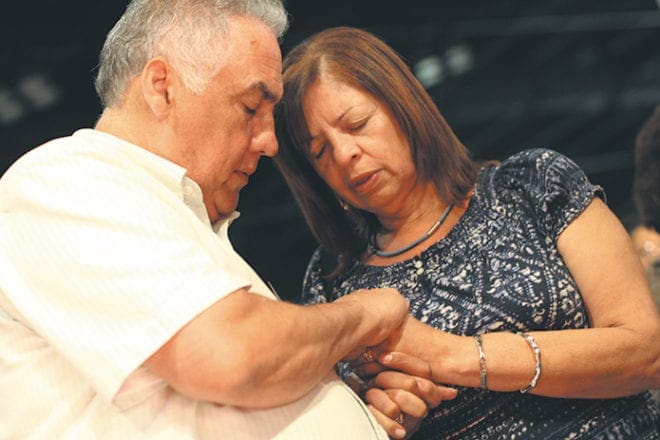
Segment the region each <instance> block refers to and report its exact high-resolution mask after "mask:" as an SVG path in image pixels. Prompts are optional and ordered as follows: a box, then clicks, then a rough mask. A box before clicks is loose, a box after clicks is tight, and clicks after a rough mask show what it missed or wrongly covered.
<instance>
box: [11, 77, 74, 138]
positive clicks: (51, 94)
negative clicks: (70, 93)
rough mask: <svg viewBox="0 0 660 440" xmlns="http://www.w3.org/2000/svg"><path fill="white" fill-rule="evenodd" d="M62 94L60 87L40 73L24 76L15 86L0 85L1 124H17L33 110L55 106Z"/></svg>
mask: <svg viewBox="0 0 660 440" xmlns="http://www.w3.org/2000/svg"><path fill="white" fill-rule="evenodd" d="M61 96H62V92H61V91H60V89H59V87H57V86H56V85H55V83H54V82H53V81H52V80H51V79H50V78H49V77H48V76H47V75H43V74H39V73H34V74H30V75H27V76H24V77H23V78H21V79H20V80H19V81H18V83H17V84H16V86H15V87H14V88H8V87H0V125H4V126H8V125H13V124H17V123H19V122H20V121H21V120H22V119H24V118H26V117H28V116H29V115H30V113H32V112H37V111H43V110H47V109H49V108H51V107H54V106H55V105H56V104H57V103H58V102H59V101H60V98H61Z"/></svg>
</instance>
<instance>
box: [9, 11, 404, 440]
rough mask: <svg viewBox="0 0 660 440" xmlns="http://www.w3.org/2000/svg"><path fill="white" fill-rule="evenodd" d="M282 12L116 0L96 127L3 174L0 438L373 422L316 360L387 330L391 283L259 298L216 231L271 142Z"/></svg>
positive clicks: (365, 427) (361, 428)
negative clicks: (330, 294)
mask: <svg viewBox="0 0 660 440" xmlns="http://www.w3.org/2000/svg"><path fill="white" fill-rule="evenodd" d="M286 27H287V19H286V12H285V10H284V8H283V6H282V5H281V3H280V2H279V0H215V1H212V0H207V1H204V0H181V1H177V2H163V1H160V0H134V1H132V2H131V3H130V4H129V6H128V8H127V10H126V12H125V14H124V15H123V16H122V17H121V19H120V20H119V21H118V23H117V24H116V25H115V27H114V28H113V29H112V30H111V32H110V33H109V34H108V38H107V40H106V43H105V45H104V48H103V51H102V53H101V62H100V68H99V73H98V78H97V82H96V85H97V90H98V92H99V95H100V97H101V99H102V101H103V103H104V106H105V108H104V111H103V113H102V115H101V117H100V119H99V120H98V123H97V125H96V127H95V128H94V129H89V128H88V129H81V130H79V131H77V132H75V133H74V134H73V135H72V136H69V137H65V138H61V139H56V140H53V141H50V142H48V143H46V144H44V145H42V146H39V147H38V148H36V149H34V150H32V151H31V152H29V153H27V154H26V155H25V156H24V157H23V158H21V159H20V160H18V161H17V162H16V163H15V164H14V165H13V166H12V167H11V168H10V169H9V170H8V171H7V173H6V174H5V175H4V176H3V177H2V179H1V180H0V371H1V372H2V374H0V413H2V414H3V415H4V416H3V417H0V432H1V433H2V436H3V437H9V438H19V437H20V438H23V437H34V438H130V439H133V438H176V439H184V438H275V437H277V438H306V439H308V438H335V439H336V438H360V439H370V438H386V437H387V436H386V434H385V432H384V431H383V430H382V429H381V428H380V427H379V426H378V425H377V424H376V423H374V419H373V418H372V417H371V416H370V415H369V412H368V411H367V410H366V407H365V406H364V405H363V404H362V402H361V401H360V400H359V399H358V398H357V397H356V395H355V394H353V393H352V391H351V390H350V389H348V388H347V387H346V386H345V385H344V384H343V383H342V382H341V381H339V380H338V379H337V377H336V376H335V375H334V373H333V372H332V366H333V365H334V364H335V363H336V362H337V361H338V360H340V359H342V358H345V357H347V356H348V355H349V354H352V355H355V353H359V352H360V350H364V347H366V346H370V345H375V344H378V343H381V342H382V341H384V340H386V339H388V338H393V339H396V337H397V335H398V334H399V332H400V330H401V327H402V326H403V325H404V323H405V320H406V316H407V303H406V301H405V300H404V299H403V297H402V296H400V295H399V294H398V292H395V291H393V290H390V289H382V290H373V291H368V292H367V291H359V292H355V293H354V294H352V295H349V296H347V297H346V298H345V299H344V300H342V301H338V302H336V303H334V304H323V305H318V306H312V307H303V306H298V305H294V304H290V303H285V302H279V301H276V300H274V299H275V298H274V295H273V294H272V293H271V292H270V291H269V289H268V288H267V287H266V286H265V285H264V283H263V282H262V281H261V280H260V279H259V277H258V276H257V275H256V274H255V272H254V271H253V270H252V269H251V268H250V267H249V266H248V265H247V264H246V263H245V262H244V261H243V260H242V259H241V258H240V257H239V256H238V255H237V254H236V253H235V252H234V250H233V248H232V246H231V244H230V243H229V241H228V237H227V228H228V225H229V222H230V221H231V219H232V218H233V217H234V215H235V214H234V210H235V207H236V204H237V201H238V195H239V191H240V190H241V188H242V187H243V186H245V185H246V184H247V183H248V179H249V177H250V175H251V174H252V173H254V171H255V169H256V168H257V163H258V161H259V159H260V157H261V156H273V155H274V154H275V153H276V152H277V141H276V139H275V135H274V129H273V108H274V106H275V105H276V103H277V101H278V100H279V98H280V96H281V95H282V82H281V54H280V49H279V45H278V37H279V36H281V35H282V33H283V32H284V31H285V29H286ZM413 391H414V390H413Z"/></svg>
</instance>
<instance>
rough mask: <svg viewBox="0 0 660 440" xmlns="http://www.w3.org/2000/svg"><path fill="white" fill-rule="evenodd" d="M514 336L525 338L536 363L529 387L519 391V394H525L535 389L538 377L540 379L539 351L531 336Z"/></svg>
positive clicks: (519, 333) (522, 333) (524, 334)
mask: <svg viewBox="0 0 660 440" xmlns="http://www.w3.org/2000/svg"><path fill="white" fill-rule="evenodd" d="M516 334H517V335H518V336H522V337H523V338H525V340H526V341H527V343H528V344H529V346H530V347H531V348H532V351H533V352H534V361H535V362H536V366H535V367H534V377H533V378H532V380H531V382H530V383H529V385H527V386H526V387H525V388H523V389H522V390H520V392H521V393H526V392H528V391H531V390H533V389H534V387H536V384H537V383H538V381H539V377H541V349H540V348H539V346H538V344H537V343H536V339H534V337H533V336H532V335H528V334H527V333H525V332H517V333H516Z"/></svg>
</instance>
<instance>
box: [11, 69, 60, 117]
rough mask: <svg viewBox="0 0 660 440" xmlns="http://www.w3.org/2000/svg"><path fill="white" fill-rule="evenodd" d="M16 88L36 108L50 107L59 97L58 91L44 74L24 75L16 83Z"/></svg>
mask: <svg viewBox="0 0 660 440" xmlns="http://www.w3.org/2000/svg"><path fill="white" fill-rule="evenodd" d="M18 90H19V92H20V93H21V95H22V96H24V97H25V98H26V99H27V100H28V101H29V102H30V104H32V106H33V107H34V108H36V109H38V110H44V109H47V108H49V107H52V106H54V105H55V104H56V103H57V101H59V99H60V91H59V90H58V89H57V87H55V86H54V85H53V83H52V82H51V81H50V79H49V78H48V77H46V76H45V75H40V74H34V75H30V76H26V77H24V78H23V79H21V81H20V82H19V83H18Z"/></svg>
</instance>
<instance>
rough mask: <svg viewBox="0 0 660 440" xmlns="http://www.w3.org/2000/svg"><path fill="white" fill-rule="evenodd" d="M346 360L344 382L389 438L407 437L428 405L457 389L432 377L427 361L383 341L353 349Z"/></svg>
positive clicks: (430, 406) (431, 406)
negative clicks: (383, 343) (379, 343)
mask: <svg viewBox="0 0 660 440" xmlns="http://www.w3.org/2000/svg"><path fill="white" fill-rule="evenodd" d="M347 361H348V367H349V369H350V370H351V373H350V374H349V376H348V377H346V378H345V380H346V383H347V384H348V385H349V386H350V387H351V388H352V389H353V391H355V392H356V393H357V394H358V395H360V397H362V398H363V399H364V400H365V401H366V402H367V406H368V407H369V410H370V411H371V413H372V414H373V415H374V417H375V418H376V420H377V421H378V423H379V424H380V425H381V426H382V427H383V428H384V429H385V431H386V432H387V434H388V435H389V436H390V437H392V438H396V439H404V438H408V437H409V436H410V435H412V434H413V433H414V432H415V431H416V430H417V429H418V428H419V425H420V423H421V421H422V419H423V418H424V417H425V416H426V415H427V413H428V411H429V410H430V409H433V408H435V407H437V406H438V405H439V404H440V403H441V402H442V401H443V400H451V399H453V398H455V397H456V395H457V391H456V389H454V388H449V387H446V386H443V385H439V384H436V383H434V382H433V381H432V380H431V377H432V372H431V366H430V365H429V364H428V363H427V362H425V361H424V360H422V359H419V358H417V357H415V356H411V355H409V354H406V353H403V352H397V351H389V350H388V349H387V347H386V346H384V345H380V346H376V347H368V348H367V349H366V350H364V351H362V352H361V353H360V354H357V353H356V352H353V356H349V358H348V359H347Z"/></svg>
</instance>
